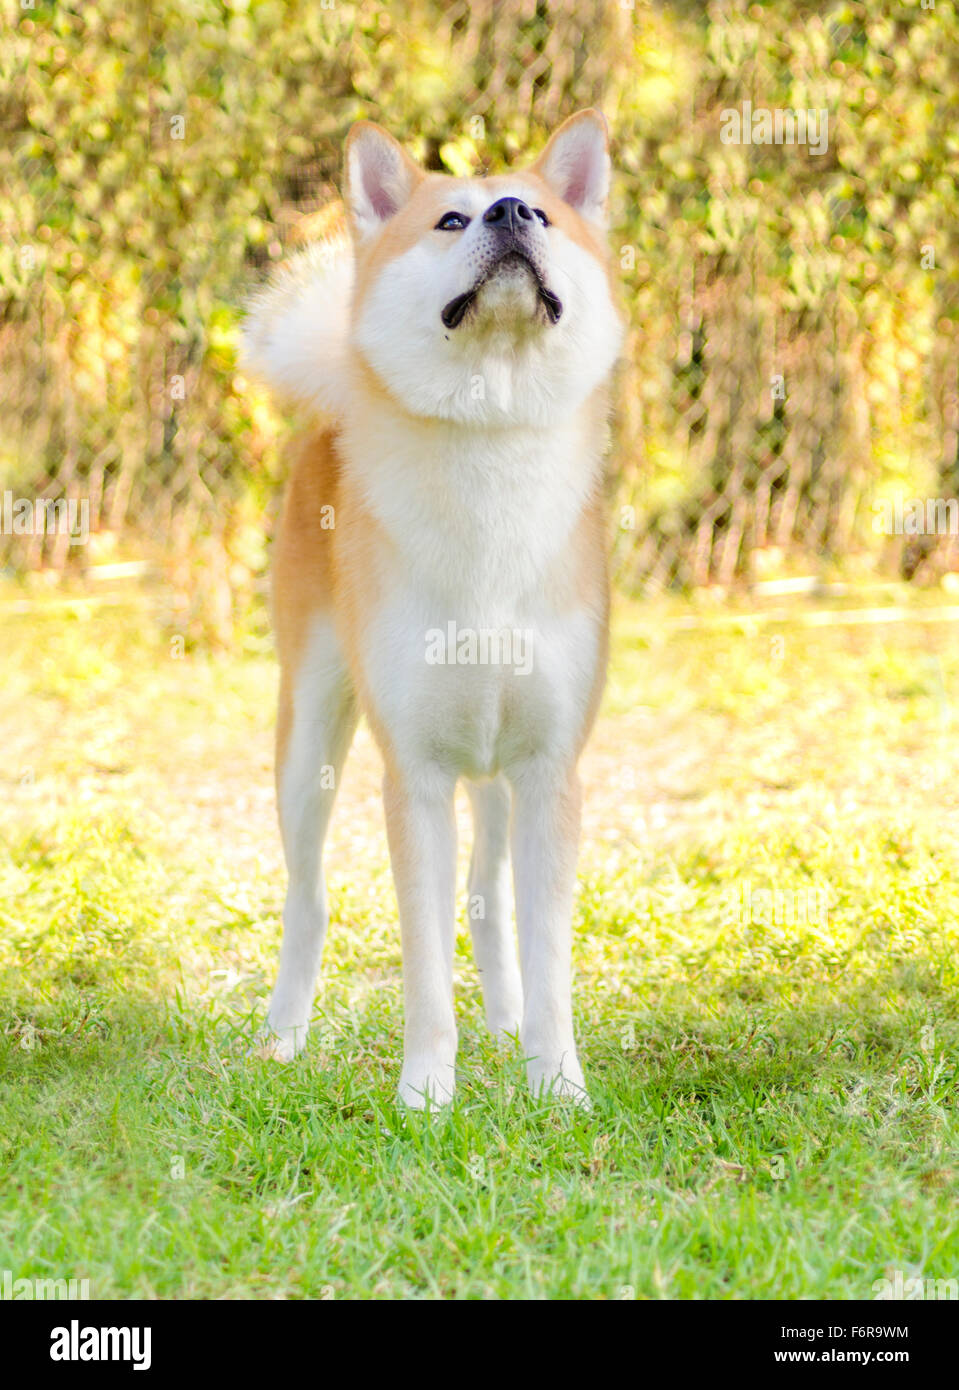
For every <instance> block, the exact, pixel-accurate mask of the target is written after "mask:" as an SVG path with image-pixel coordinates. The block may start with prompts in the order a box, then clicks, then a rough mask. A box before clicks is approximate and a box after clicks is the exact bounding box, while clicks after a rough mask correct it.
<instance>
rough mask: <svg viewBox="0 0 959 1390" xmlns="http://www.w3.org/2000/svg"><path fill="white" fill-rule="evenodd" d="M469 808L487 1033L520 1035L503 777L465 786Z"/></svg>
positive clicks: (476, 946)
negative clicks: (471, 819)
mask: <svg viewBox="0 0 959 1390" xmlns="http://www.w3.org/2000/svg"><path fill="white" fill-rule="evenodd" d="M467 791H468V792H469V798H470V802H471V804H472V807H473V824H474V832H473V836H474V838H473V855H472V858H471V860H470V871H469V890H468V891H469V902H468V907H467V912H468V916H469V924H470V932H471V933H472V936H473V956H474V958H475V960H476V969H477V971H478V972H479V977H480V982H481V984H482V986H483V1003H484V1005H485V1007H486V1022H487V1023H488V1024H489V1028H490V1032H492V1033H496V1034H499V1035H500V1036H503V1035H505V1034H508V1033H516V1032H518V1031H519V1026H520V1022H521V1020H522V1017H523V987H522V984H521V982H520V973H519V959H518V957H517V954H516V942H515V938H514V934H513V926H512V901H513V884H512V879H511V876H510V867H509V817H510V789H509V783H508V782H507V781H506V778H505V777H503V776H499V777H495V778H493V780H492V781H489V782H468V783H467Z"/></svg>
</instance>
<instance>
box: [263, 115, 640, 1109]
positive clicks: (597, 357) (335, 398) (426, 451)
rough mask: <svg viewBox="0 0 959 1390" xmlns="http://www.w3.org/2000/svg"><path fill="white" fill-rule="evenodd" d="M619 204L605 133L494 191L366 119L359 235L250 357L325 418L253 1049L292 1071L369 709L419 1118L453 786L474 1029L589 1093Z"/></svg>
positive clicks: (448, 872) (278, 598)
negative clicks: (588, 763)
mask: <svg viewBox="0 0 959 1390" xmlns="http://www.w3.org/2000/svg"><path fill="white" fill-rule="evenodd" d="M608 180H609V159H608V153H607V137H606V128H605V123H604V121H603V119H602V117H601V116H600V115H598V113H596V112H593V111H583V112H580V113H579V114H578V115H576V116H573V117H572V118H571V119H570V120H568V121H567V122H566V123H565V124H564V125H563V126H562V127H561V128H560V129H559V130H558V131H557V132H556V133H555V134H554V135H553V137H552V139H551V140H550V141H549V143H548V144H547V146H546V149H545V150H544V152H543V153H542V155H541V156H540V158H539V159H538V160H537V161H536V162H535V164H533V165H532V167H531V168H529V169H526V170H523V171H519V172H516V173H510V174H504V175H500V176H496V177H490V178H481V179H480V178H477V179H461V178H452V177H448V176H445V175H439V174H432V173H425V172H424V171H423V170H421V169H420V168H419V167H418V166H417V165H416V164H415V163H414V162H413V161H412V160H411V159H410V158H409V156H408V155H407V154H406V153H405V151H404V150H403V149H402V148H401V146H400V145H399V144H397V142H396V141H395V140H393V138H392V137H391V136H390V135H388V134H387V133H386V132H385V131H384V130H382V129H381V128H380V127H378V126H376V125H372V124H370V123H367V122H361V123H359V124H358V125H356V126H354V127H353V129H352V130H351V131H350V134H349V137H348V140H347V145H346V193H345V204H346V212H347V217H348V224H349V236H345V235H334V236H333V237H327V238H326V239H324V240H322V241H320V242H318V243H316V244H315V245H313V246H311V247H310V248H308V249H307V250H306V251H305V252H302V253H300V254H299V255H298V256H297V257H295V258H294V260H293V261H292V263H290V264H289V265H288V266H287V267H286V268H285V269H284V270H283V271H281V272H280V273H279V276H278V278H277V279H276V281H275V282H274V283H273V284H272V285H271V286H270V287H269V288H268V289H267V290H266V292H265V293H264V294H263V295H262V296H261V297H260V299H259V300H258V301H257V302H256V303H255V304H254V306H253V308H252V311H251V314H250V318H249V321H248V324H247V328H246V331H245V360H246V363H247V365H248V366H249V367H250V368H251V369H253V370H255V371H256V372H258V373H259V374H260V375H261V376H263V377H264V378H265V379H266V380H267V381H269V382H270V384H271V385H272V386H274V388H276V389H277V390H278V391H280V392H281V393H283V394H285V395H286V396H288V397H292V398H293V399H295V400H296V401H298V402H300V403H301V404H302V405H303V406H305V407H306V408H307V410H308V411H309V412H310V414H311V415H312V417H313V424H312V426H311V428H310V429H309V430H308V431H307V432H306V433H305V434H304V436H303V438H302V439H301V441H300V442H299V445H298V449H297V454H296V458H295V461H294V466H293V471H292V475H291V479H290V483H289V487H288V491H287V495H286V500H285V506H284V511H283V518H282V522H281V526H280V530H279V535H278V540H277V545H276V570H275V623H276V632H277V641H278V649H279V656H280V662H281V670H282V675H281V687H280V710H279V727H278V737H277V791H278V800H279V809H280V821H281V828H282V835H283V845H284V850H285V855H286V861H287V865H288V869H289V889H288V893H287V899H286V906H285V909H284V915H283V944H282V950H281V953H280V966H279V975H278V978H277V982H276V988H275V989H274V992H273V996H272V1000H271V1003H270V1007H269V1014H268V1034H267V1038H268V1048H269V1050H270V1051H271V1052H272V1053H273V1055H275V1056H278V1057H281V1058H283V1059H288V1058H290V1057H292V1056H293V1055H294V1054H295V1053H296V1052H297V1051H298V1050H299V1049H300V1048H302V1046H303V1045H304V1043H305V1041H306V1037H307V1030H308V1026H309V1022H310V1017H311V1013H312V1003H313V994H314V988H315V983H316V977H317V973H318V970H319V965H320V955H321V951H322V947H323V939H324V936H325V934H326V928H327V920H328V915H327V906H326V898H325V890H324V881H323V871H322V862H321V856H322V845H323V839H324V835H325V833H326V829H327V825H328V823H329V818H330V812H331V810H332V804H333V798H334V794H335V785H336V783H337V782H338V781H339V777H340V772H341V769H342V767H343V763H344V760H345V758H346V754H347V751H348V749H349V745H350V741H351V738H352V734H353V731H354V728H355V725H356V721H357V718H358V716H359V714H360V712H361V711H362V712H363V713H364V714H365V715H366V717H367V719H368V721H369V724H370V727H371V729H372V731H373V734H374V737H375V738H376V741H377V743H378V745H379V748H380V750H381V752H382V755H383V759H384V764H385V778H384V802H385V808H386V821H387V832H388V837H389V845H390V856H391V860H392V866H393V873H394V878H395V882H396V892H397V898H398V902H399V913H400V927H401V935H402V945H403V975H404V996H405V1048H404V1057H403V1066H402V1072H401V1075H400V1080H399V1095H400V1098H401V1099H402V1100H403V1101H404V1102H405V1103H406V1104H407V1105H409V1106H413V1107H417V1108H421V1107H423V1106H425V1105H427V1104H441V1103H445V1102H447V1101H449V1100H450V1099H451V1097H452V1095H453V1089H454V1067H455V1059H456V1046H457V1029H456V1021H455V1016H454V1010H453V942H454V922H455V910H456V905H455V864H456V838H455V836H456V832H455V820H454V809H453V798H454V789H455V786H456V783H457V781H458V780H460V779H463V780H465V782H466V784H467V788H468V791H469V796H470V800H471V802H472V808H473V813H474V818H475V842H474V846H473V855H472V863H471V867H470V874H469V894H470V900H471V902H472V903H474V904H479V905H480V910H479V912H478V913H477V914H476V915H475V919H474V914H471V929H472V936H473V947H474V952H475V958H476V964H477V968H478V971H479V975H480V978H481V981H482V988H483V995H484V1002H485V1009H486V1017H487V1020H488V1023H489V1026H490V1028H491V1029H492V1030H494V1031H495V1032H496V1033H498V1034H504V1035H508V1034H512V1033H514V1032H516V1031H518V1033H519V1037H520V1041H521V1045H522V1048H523V1052H524V1055H525V1057H526V1059H527V1073H528V1079H529V1083H530V1086H531V1087H532V1089H533V1090H534V1092H540V1091H542V1090H543V1089H549V1090H552V1091H555V1092H557V1093H559V1094H564V1095H571V1096H574V1097H577V1098H585V1094H586V1093H585V1089H584V1082H583V1075H582V1071H581V1069H580V1064H579V1061H578V1059H577V1055H576V1043H575V1040H574V1037H573V1017H572V1001H571V917H572V906H573V893H574V886H575V877H576V854H577V844H578V837H579V817H580V809H579V803H580V791H579V783H578V779H577V772H576V767H577V761H578V758H579V755H580V752H581V750H582V748H583V744H584V742H585V740H586V737H587V734H588V732H589V729H590V726H591V723H592V720H593V718H594V715H595V711H596V706H597V702H598V699H599V695H600V691H601V688H602V683H603V677H604V669H605V660H606V649H607V626H608V588H607V578H606V561H605V526H604V521H603V515H602V510H601V505H600V478H601V467H602V463H601V460H602V454H603V448H604V442H605V438H606V419H607V408H608V407H607V400H606V388H605V383H606V380H607V378H608V375H609V372H610V370H611V368H612V366H613V364H614V361H615V359H616V357H617V355H618V352H619V348H620V344H621V338H622V325H621V318H620V314H619V311H618V309H617V307H616V299H615V290H614V287H613V283H612V280H611V277H610V273H609V267H608V259H607V250H606V247H605V244H604V226H605V208H606V200H607V193H608ZM530 212H532V213H533V217H532V220H531V218H530V217H529V216H528V215H527V214H529V213H530ZM453 214H456V216H454V215H453ZM509 247H512V248H513V249H512V250H511V251H510V250H509ZM504 248H506V250H504ZM464 304H465V308H464V307H463V306H464ZM450 623H455V625H456V631H457V632H469V631H472V632H482V631H487V632H490V631H492V632H496V633H502V632H512V633H514V634H515V633H519V634H522V635H523V636H524V638H525V639H528V644H529V652H530V654H531V655H530V660H529V661H528V662H527V664H526V666H525V667H522V666H520V665H517V664H516V663H513V664H510V663H509V662H507V661H488V662H487V663H486V664H479V663H469V662H468V663H467V664H457V663H453V662H449V663H447V664H438V663H437V662H436V661H430V660H429V659H428V658H427V656H426V652H427V647H428V642H429V637H428V634H430V633H435V632H437V631H440V632H444V633H445V632H446V631H448V625H449V624H450ZM331 769H332V772H331ZM511 857H512V869H513V872H512V878H513V886H514V888H515V901H516V920H517V928H518V937H519V958H518V959H517V953H516V948H515V944H514V939H513V933H512V926H511V893H510V869H509V865H510V858H511Z"/></svg>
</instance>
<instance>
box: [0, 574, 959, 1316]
mask: <svg viewBox="0 0 959 1390" xmlns="http://www.w3.org/2000/svg"><path fill="white" fill-rule="evenodd" d="M819 611H822V610H811V609H809V608H806V607H796V608H795V609H794V610H792V611H791V612H790V613H788V614H786V615H785V616H784V615H782V614H778V615H777V614H775V613H773V614H770V615H767V616H766V617H765V618H762V619H760V620H758V621H757V620H753V619H750V620H747V619H745V618H744V619H743V622H742V623H733V624H730V623H725V622H723V623H717V622H714V621H713V620H712V618H711V617H709V615H704V616H703V619H702V623H701V624H700V625H699V626H696V627H692V628H687V627H684V626H682V625H681V622H680V621H679V620H682V619H684V618H685V617H687V616H688V610H680V609H676V608H672V607H664V608H662V609H658V608H657V609H641V608H625V607H624V608H623V609H622V611H621V612H620V614H619V617H618V623H617V643H616V655H615V662H614V669H613V673H612V678H611V681H610V686H609V691H608V694H607V700H606V705H605V709H604V713H603V716H602V718H601V721H600V725H599V727H598V729H597V733H596V737H595V740H594V743H593V745H592V747H591V749H590V752H589V754H588V756H587V758H586V760H585V763H584V773H585V779H586V784H587V798H588V800H587V819H586V833H585V837H584V845H583V854H582V862H581V888H580V894H579V901H578V908H577V922H576V927H577V931H576V942H577V944H576V969H577V976H576V981H577V983H576V1005H577V1013H578V1030H579V1035H580V1038H581V1041H582V1049H581V1051H582V1060H583V1063H584V1067H585V1069H586V1072H587V1077H588V1080H589V1083H590V1087H591V1091H592V1094H593V1098H594V1102H595V1104H594V1109H593V1110H592V1111H591V1112H590V1113H588V1114H584V1113H582V1112H580V1111H577V1110H571V1109H569V1108H567V1107H565V1106H562V1105H552V1104H548V1103H539V1102H534V1101H533V1100H531V1099H530V1098H529V1096H528V1095H527V1094H526V1091H525V1089H524V1086H523V1083H522V1067H521V1062H520V1059H519V1058H518V1057H517V1056H515V1055H513V1054H512V1053H510V1052H509V1051H508V1050H505V1051H501V1050H500V1049H499V1048H497V1047H496V1046H495V1045H494V1044H493V1043H492V1042H491V1041H490V1039H489V1038H488V1037H487V1036H486V1035H485V1032H484V1029H483V1025H482V1009H481V1004H480V998H479V991H478V985H477V981H476V976H475V972H474V970H473V966H472V961H471V956H470V950H469V943H468V933H467V932H466V930H465V924H464V923H461V931H460V942H459V946H460V950H459V954H458V984H457V1002H458V1009H459V1014H460V1022H461V1050H460V1083H459V1091H458V1097H457V1101H456V1104H455V1106H454V1108H453V1109H452V1111H451V1112H449V1113H445V1114H443V1115H440V1116H438V1117H433V1118H427V1117H422V1116H411V1115H407V1114H405V1113H403V1112H401V1111H400V1110H399V1109H398V1108H397V1106H396V1105H395V1104H394V1100H393V1092H394V1087H395V1084H396V1079H397V1075H398V1065H399V1057H400V1047H401V1036H402V1015H401V987H400V954H399V942H398V930H397V925H396V914H395V904H394V900H393V894H392V888H391V883H390V878H389V872H388V866H387V860H386V851H385V840H384V837H383V833H382V819H381V815H380V812H379V810H378V803H377V777H378V773H377V763H376V759H375V756H374V754H373V751H372V748H371V745H370V741H369V738H368V735H365V734H364V733H363V732H362V731H361V735H360V738H359V741H358V746H357V748H356V749H355V750H354V762H353V764H352V765H351V768H350V769H348V773H347V778H346V783H345V785H344V789H343V793H342V800H341V803H340V805H339V807H338V815H337V817H336V823H335V826H334V832H333V835H332V837H331V844H330V852H329V858H328V865H329V880H330V890H331V902H332V911H333V925H332V928H331V933H330V938H329V941H328V947H327V956H326V961H325V971H324V979H323V981H322V984H321V987H320V990H319V993H318V996H317V1023H316V1027H315V1029H314V1033H313V1036H312V1038H311V1042H310V1045H309V1047H308V1049H307V1051H306V1053H305V1054H304V1055H303V1057H302V1058H300V1059H299V1060H298V1061H297V1062H296V1063H294V1064H293V1065H291V1066H289V1067H286V1068H280V1067H277V1066H276V1065H275V1064H270V1063H267V1062H264V1061H261V1060H259V1059H254V1058H251V1057H250V1056H249V1055H248V1048H249V1042H250V1038H251V1035H252V1032H253V1030H254V1027H255V1025H256V1022H257V1020H258V1019H259V1018H260V1017H261V1015H262V1011H263V1008H264V1005H265V1000H266V997H267V993H268V990H269V987H270V983H271V980H272V972H273V965H274V959H275V954H276V949H277V944H278V939H279V913H280V908H281V904H282V893H283V877H282V871H281V866H280V855H279V846H278V839H277V834H276V830H275V827H274V821H273V811H272V790H271V782H270V777H271V774H270V730H271V723H272V708H273V698H274V695H273V692H274V686H275V671H274V668H273V664H272V660H271V658H270V657H269V655H268V654H267V653H266V652H264V651H262V650H259V649H257V647H256V646H252V647H251V649H250V650H248V651H246V652H245V653H244V654H242V655H237V656H232V657H227V656H220V657H211V656H208V655H204V654H202V653H193V654H188V655H187V656H186V657H185V658H183V659H181V660H177V659H175V658H174V656H173V655H172V654H171V653H172V651H173V649H172V648H171V644H170V642H169V634H164V633H163V632H161V630H160V628H159V627H158V625H157V623H156V622H155V620H154V619H153V617H152V615H151V610H150V609H149V608H148V607H147V606H145V605H143V604H132V603H117V604H115V605H111V604H109V603H108V604H107V605H105V606H103V607H88V606H84V605H82V604H78V605H76V606H74V607H70V606H67V607H66V608H64V607H62V606H59V607H53V606H50V605H44V604H41V605H40V606H39V607H38V608H36V609H34V610H30V611H28V612H18V611H14V609H13V606H12V605H8V606H7V607H6V608H2V607H0V643H2V647H3V650H4V653H5V657H4V660H5V666H6V668H7V673H8V681H7V698H6V700H5V702H4V707H3V711H2V713H0V737H2V739H3V746H4V748H5V750H6V757H5V758H4V760H3V767H2V769H0V776H2V784H0V792H2V796H0V802H2V804H0V972H2V973H0V1114H2V1125H0V1269H4V1268H6V1269H10V1270H11V1271H12V1272H13V1274H14V1276H15V1277H28V1276H34V1277H54V1276H55V1277H63V1278H66V1277H70V1276H73V1277H87V1278H89V1279H90V1280H91V1285H92V1293H93V1295H94V1296H95V1297H106V1298H112V1297H124V1296H134V1297H152V1296H160V1297H186V1298H190V1297H228V1298H239V1297H245V1296H251V1295H253V1296H264V1297H292V1296H310V1297H319V1296H325V1297H336V1298H341V1297H401V1298H405V1297H474V1298H484V1297H493V1298H526V1297H529V1298H539V1297H581V1298H624V1297H634V1296H635V1297H639V1298H659V1297H680V1298H796V1297H811V1298H825V1297H829V1298H863V1297H865V1298H869V1297H871V1296H872V1291H871V1285H872V1283H873V1281H874V1280H876V1279H878V1278H880V1277H882V1276H884V1275H885V1274H887V1272H889V1271H891V1270H895V1269H901V1270H903V1271H904V1275H905V1277H909V1276H911V1275H914V1274H922V1275H923V1276H924V1277H931V1278H954V1277H956V1276H957V1274H959V1216H957V1208H956V1200H955V1199H956V1185H957V1177H959V1162H957V1128H956V1082H957V1072H956V1057H957V1044H959V1012H957V995H959V988H957V987H959V951H957V947H959V912H957V891H959V853H957V844H956V827H957V826H959V805H957V799H959V739H957V720H956V713H955V697H956V692H957V690H959V643H957V641H956V635H957V634H956V627H955V624H954V623H950V622H934V621H923V619H925V618H930V617H931V615H930V613H929V612H928V611H927V609H926V607H924V606H923V604H922V603H921V602H920V603H917V605H916V610H915V620H914V621H910V622H907V623H899V624H889V625H885V624H881V625H878V624H871V625H865V626H861V627H845V626H829V627H810V626H809V625H808V619H809V616H810V613H813V612H819ZM463 823H464V830H465V824H466V822H465V818H464V822H463ZM465 838H466V837H465V835H464V839H465ZM466 848H467V846H466V845H464V846H463V856H464V859H465V854H466ZM743 884H749V885H751V891H752V892H753V893H754V894H755V892H756V891H758V890H761V889H775V890H778V891H779V892H780V894H790V893H792V894H796V893H797V892H799V891H802V892H807V890H810V889H815V890H816V891H820V890H821V892H822V893H823V894H824V898H823V902H825V903H826V911H825V914H824V916H822V917H821V919H820V914H817V913H815V912H812V913H810V914H809V918H810V919H809V920H806V921H805V922H802V921H799V922H793V923H792V924H788V923H784V922H782V921H780V922H775V921H765V922H764V921H762V920H758V918H759V917H760V916H761V914H759V913H756V912H754V913H753V914H752V916H751V918H748V919H747V920H743V917H742V914H741V913H737V912H736V911H733V910H731V903H732V902H733V901H734V900H738V898H737V895H739V894H740V893H741V892H742V886H743ZM786 900H787V899H784V901H786ZM754 901H756V900H755V899H754ZM788 901H789V902H790V903H798V902H807V901H808V902H818V901H819V899H815V900H812V899H809V898H808V897H807V898H797V897H795V896H794V897H792V898H789V899H788Z"/></svg>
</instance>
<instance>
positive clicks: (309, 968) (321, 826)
mask: <svg viewBox="0 0 959 1390" xmlns="http://www.w3.org/2000/svg"><path fill="white" fill-rule="evenodd" d="M356 721H357V704H356V700H355V697H354V693H353V688H352V683H351V681H350V678H349V674H348V671H347V668H346V664H345V662H344V660H343V655H342V652H341V649H340V645H339V642H338V640H337V638H336V634H335V632H334V630H333V624H332V622H331V621H330V619H329V617H327V616H322V617H321V616H318V617H317V618H316V619H315V620H314V623H313V626H312V628H311V631H310V634H309V639H308V641H307V643H306V648H305V651H304V653H303V655H302V658H301V660H300V662H299V665H298V667H297V669H296V671H295V672H293V671H290V670H288V669H284V671H283V675H282V678H281V685H280V718H279V724H278V729H277V763H276V782H277V800H278V803H279V810H280V829H281V832H282V835H283V851H284V854H285V856H286V864H287V869H288V870H289V876H290V878H289V887H288V889H287V895H286V905H285V907H284V909H283V944H282V947H281V949H280V968H279V972H278V975H277V981H276V987H275V989H274V990H273V997H272V999H271V1001H270V1008H269V1013H268V1015H267V1030H268V1031H267V1036H266V1039H265V1040H264V1051H266V1052H268V1053H269V1054H270V1055H272V1056H275V1057H278V1058H280V1059H281V1060H283V1061H289V1060H290V1059H291V1058H292V1057H293V1056H295V1055H296V1053H297V1052H299V1051H300V1049H301V1048H302V1047H303V1045H304V1043H305V1042H306V1036H307V1031H308V1029H309V1023H310V1015H311V1013H312V1005H313V991H314V988H315V985H316V977H317V974H318V972H319V968H320V956H321V954H322V951H323V940H324V937H325V936H326V927H327V922H328V914H327V906H326V888H325V884H324V881H323V865H322V855H323V840H324V838H325V836H326V830H327V826H328V824H329V820H330V813H331V811H332V809H333V799H334V797H335V795H336V787H337V784H338V782H339V779H340V773H341V771H342V769H343V764H344V763H345V761H346V755H347V753H348V751H349V746H350V742H351V740H352V738H353V732H354V730H355V728H356Z"/></svg>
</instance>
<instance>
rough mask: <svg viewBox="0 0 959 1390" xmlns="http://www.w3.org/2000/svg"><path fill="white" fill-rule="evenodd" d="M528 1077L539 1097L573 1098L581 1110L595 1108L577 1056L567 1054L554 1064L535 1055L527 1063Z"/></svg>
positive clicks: (533, 1091) (530, 1086) (530, 1087)
mask: <svg viewBox="0 0 959 1390" xmlns="http://www.w3.org/2000/svg"><path fill="white" fill-rule="evenodd" d="M526 1079H527V1082H528V1083H529V1089H530V1091H531V1092H532V1093H533V1095H534V1096H536V1097H537V1098H538V1099H539V1098H543V1097H546V1096H552V1097H553V1098H554V1099H556V1100H571V1101H572V1102H573V1103H574V1105H578V1106H579V1108H580V1109H581V1110H591V1109H592V1108H593V1102H592V1101H591V1100H590V1098H589V1092H588V1091H587V1090H586V1082H585V1080H584V1078H583V1072H582V1069H581V1067H580V1065H579V1062H577V1060H576V1058H575V1057H569V1056H568V1055H567V1056H565V1057H564V1058H563V1059H562V1061H561V1062H560V1063H558V1064H554V1065H550V1064H549V1063H545V1062H541V1061H540V1059H539V1058H538V1057H534V1058H532V1059H531V1060H530V1061H528V1062H527V1063H526Z"/></svg>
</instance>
